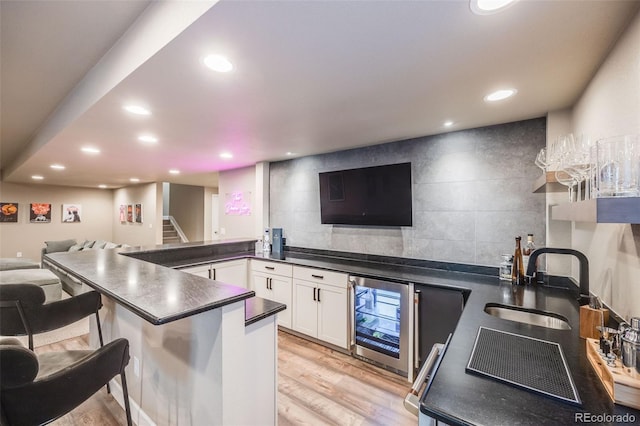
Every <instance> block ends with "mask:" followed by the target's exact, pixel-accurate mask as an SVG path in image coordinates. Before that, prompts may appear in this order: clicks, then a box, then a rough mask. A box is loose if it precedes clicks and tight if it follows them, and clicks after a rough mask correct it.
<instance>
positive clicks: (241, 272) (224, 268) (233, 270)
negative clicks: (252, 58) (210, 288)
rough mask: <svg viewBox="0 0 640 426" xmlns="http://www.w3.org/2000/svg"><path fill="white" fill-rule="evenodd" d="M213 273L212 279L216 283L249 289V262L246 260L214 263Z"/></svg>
mask: <svg viewBox="0 0 640 426" xmlns="http://www.w3.org/2000/svg"><path fill="white" fill-rule="evenodd" d="M211 272H212V277H211V278H212V279H214V280H216V281H222V282H223V283H226V284H231V285H236V286H238V287H244V288H247V262H246V261H245V260H244V259H243V260H233V261H230V262H220V263H214V264H213V265H212V271H211Z"/></svg>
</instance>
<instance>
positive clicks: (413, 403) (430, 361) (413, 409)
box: [404, 343, 444, 417]
mask: <svg viewBox="0 0 640 426" xmlns="http://www.w3.org/2000/svg"><path fill="white" fill-rule="evenodd" d="M442 348H444V344H442V343H436V344H435V345H433V347H432V348H431V352H429V356H428V357H427V360H426V361H425V362H424V365H423V366H422V368H421V369H420V372H419V373H418V377H417V378H416V380H415V382H413V386H411V391H409V393H408V394H407V396H406V397H405V398H404V408H406V409H407V411H409V412H410V413H412V414H413V415H415V416H416V417H418V412H419V411H420V398H419V396H418V394H419V392H420V388H421V387H422V385H423V384H424V382H425V381H426V380H427V376H428V375H429V373H430V372H431V369H432V368H433V365H434V364H435V363H436V360H437V359H438V356H439V355H440V351H441V350H442Z"/></svg>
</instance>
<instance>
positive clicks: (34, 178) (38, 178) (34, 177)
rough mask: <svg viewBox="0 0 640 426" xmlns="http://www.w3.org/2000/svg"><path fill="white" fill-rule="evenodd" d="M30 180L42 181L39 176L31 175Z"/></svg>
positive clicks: (41, 177)
mask: <svg viewBox="0 0 640 426" xmlns="http://www.w3.org/2000/svg"><path fill="white" fill-rule="evenodd" d="M31 179H33V180H42V179H44V177H43V176H40V175H33V176H31Z"/></svg>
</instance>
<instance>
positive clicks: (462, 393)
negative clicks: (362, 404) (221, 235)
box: [173, 251, 640, 425]
mask: <svg viewBox="0 0 640 426" xmlns="http://www.w3.org/2000/svg"><path fill="white" fill-rule="evenodd" d="M243 257H246V258H251V259H264V260H271V261H277V262H286V263H291V264H294V265H301V266H309V267H314V268H321V269H330V270H336V271H341V272H346V273H349V274H354V275H361V276H370V277H378V278H385V279H392V280H395V281H399V282H414V283H424V284H431V285H436V286H442V287H449V288H455V289H460V290H463V291H465V294H466V296H467V298H466V304H465V309H464V311H463V313H462V316H461V318H460V321H459V322H458V326H457V328H456V330H455V332H454V334H453V337H452V339H451V342H450V344H449V347H448V349H447V351H446V353H445V356H444V357H443V359H442V362H441V364H440V366H439V368H438V371H437V374H436V375H435V377H434V380H433V382H432V384H431V387H430V389H429V391H428V392H427V393H425V394H424V395H423V397H422V400H421V406H420V410H421V412H423V413H424V414H427V415H428V416H430V417H434V418H437V419H439V420H441V421H444V422H445V423H448V424H452V425H454V424H458V425H470V424H473V425H512V424H520V425H540V424H558V425H566V424H572V423H575V422H576V420H577V419H578V417H577V416H580V415H583V414H582V413H588V414H589V415H594V416H596V415H614V416H615V415H620V416H623V415H625V414H628V415H632V416H635V417H634V418H635V421H638V420H640V411H638V410H634V409H632V408H628V407H624V406H621V405H617V404H614V403H613V402H611V400H610V399H609V397H608V395H607V393H606V391H605V389H604V388H603V386H602V385H601V383H600V381H599V379H598V377H597V376H596V374H595V373H594V372H593V369H592V368H591V365H590V364H589V361H588V359H587V357H586V350H585V341H584V340H583V339H581V338H580V336H579V334H580V326H579V305H578V302H577V300H576V295H577V288H576V289H567V288H561V287H547V286H529V287H514V286H512V285H511V284H510V283H505V282H503V281H500V280H499V279H498V278H497V277H495V276H490V275H486V274H477V273H469V271H466V272H456V271H453V270H444V269H436V268H429V267H426V268H425V267H419V266H411V265H406V264H405V265H402V264H390V263H384V262H376V261H368V260H358V259H349V258H341V257H336V256H323V255H317V254H309V253H299V252H289V251H285V253H284V255H274V254H271V255H262V254H254V253H241V252H238V253H228V254H227V255H226V256H220V257H217V256H213V257H211V258H207V259H190V260H189V261H182V262H176V264H174V265H173V266H174V267H186V266H194V265H197V264H199V263H211V262H215V261H222V260H230V259H232V258H233V259H237V258H243ZM463 269H464V268H463ZM471 271H473V268H471ZM487 303H501V304H508V305H516V306H523V307H526V308H533V309H538V310H543V311H549V312H555V313H558V314H560V315H562V316H564V317H566V318H567V320H568V322H569V323H570V325H571V327H572V329H571V330H553V329H548V328H544V327H539V326H533V325H528V324H523V323H517V322H513V321H507V320H504V319H500V318H496V317H493V316H491V315H489V314H487V313H485V312H484V307H485V305H486V304H487ZM480 326H484V327H489V328H493V329H497V330H501V331H506V332H510V333H516V334H521V335H524V336H529V337H534V338H538V339H542V340H546V341H551V342H557V343H559V344H560V345H561V347H562V350H563V352H564V355H565V357H566V359H567V363H568V366H569V369H570V372H571V375H572V377H573V380H574V381H575V384H576V387H577V389H578V393H579V395H580V398H581V400H582V405H581V406H575V405H572V404H569V403H566V402H562V401H559V400H555V399H552V398H550V397H546V396H542V395H540V394H536V393H533V392H530V391H526V390H523V389H519V388H516V387H513V386H510V385H507V384H504V383H500V382H497V381H494V380H491V379H488V378H485V377H481V376H477V375H473V374H469V373H467V372H466V371H465V367H466V365H467V363H468V361H469V357H470V354H471V349H472V347H473V343H474V341H475V337H476V334H477V332H478V329H479V327H480ZM523 362H525V361H524V360H523ZM609 420H612V421H609ZM609 420H607V421H605V423H607V424H615V423H616V421H615V420H616V418H615V417H613V418H610V419H609Z"/></svg>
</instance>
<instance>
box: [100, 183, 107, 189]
mask: <svg viewBox="0 0 640 426" xmlns="http://www.w3.org/2000/svg"><path fill="white" fill-rule="evenodd" d="M106 187H107V185H105V184H100V185H98V188H100V189H105V188H106Z"/></svg>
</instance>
